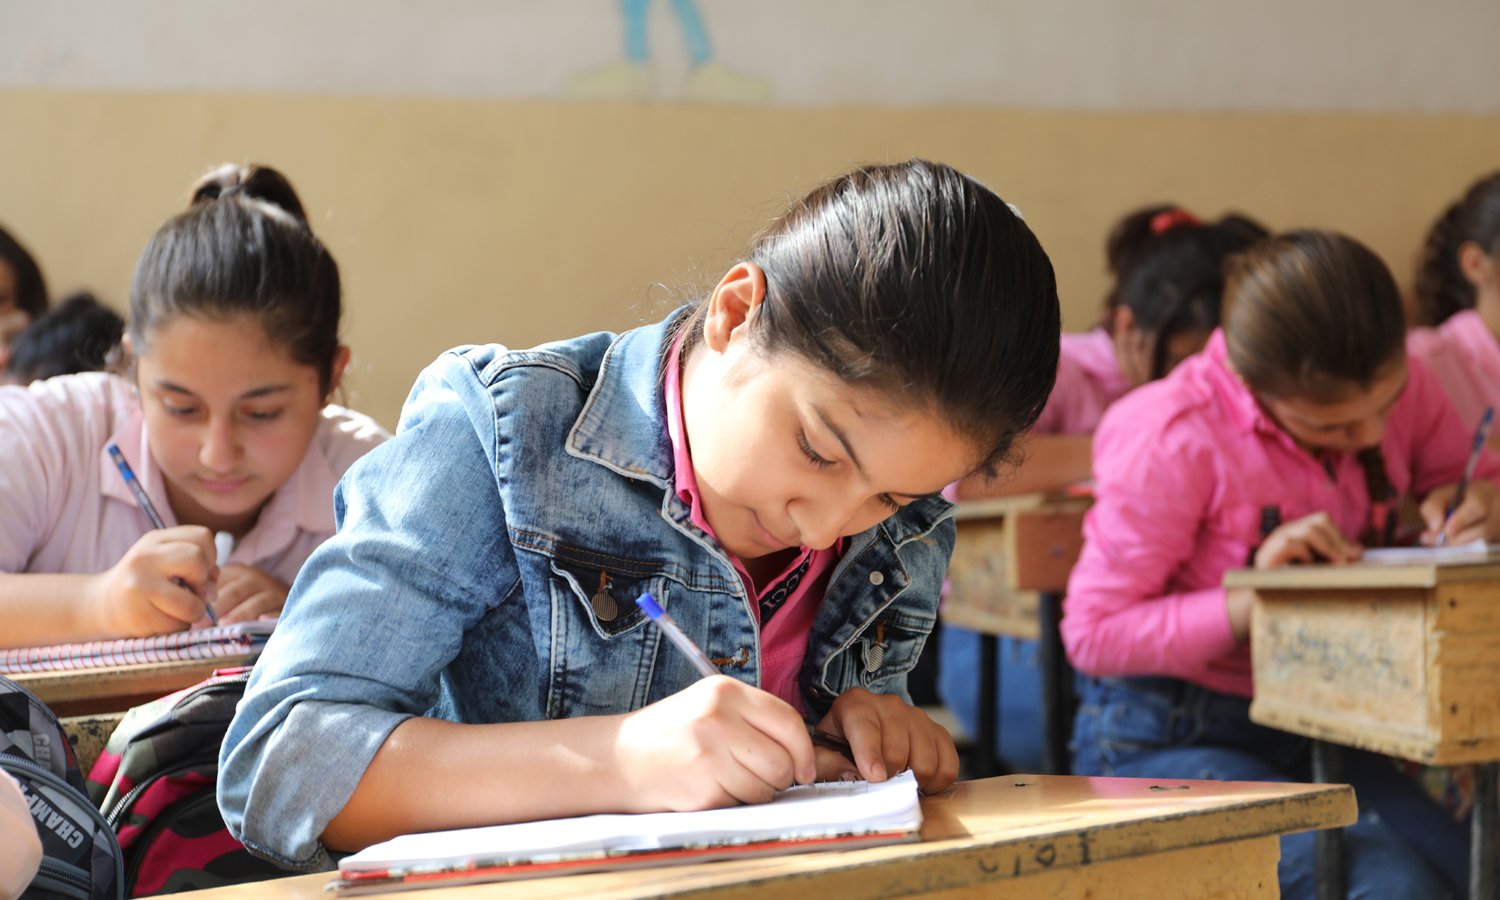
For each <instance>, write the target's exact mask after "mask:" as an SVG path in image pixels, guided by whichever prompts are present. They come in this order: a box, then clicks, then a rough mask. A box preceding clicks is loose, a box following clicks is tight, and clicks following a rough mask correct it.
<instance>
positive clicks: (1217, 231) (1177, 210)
mask: <svg viewBox="0 0 1500 900" xmlns="http://www.w3.org/2000/svg"><path fill="white" fill-rule="evenodd" d="M1148 214H1149V215H1148ZM1142 225H1144V227H1142ZM1267 234H1268V232H1267V231H1266V229H1264V228H1262V227H1261V226H1260V224H1259V223H1257V222H1255V221H1254V220H1253V219H1250V218H1247V217H1245V216H1242V215H1237V214H1231V215H1227V216H1225V217H1224V218H1222V219H1220V220H1219V221H1218V222H1215V223H1212V224H1204V223H1202V222H1200V221H1199V220H1198V219H1197V217H1196V216H1193V215H1192V214H1190V213H1188V212H1187V211H1186V210H1183V209H1182V208H1181V207H1176V206H1166V207H1161V206H1155V207H1148V208H1147V209H1145V210H1142V211H1140V212H1137V213H1132V214H1131V215H1129V216H1126V217H1125V218H1124V219H1122V220H1121V221H1120V223H1119V224H1118V225H1116V226H1115V229H1114V231H1112V232H1111V234H1110V239H1109V242H1108V245H1107V249H1106V255H1107V256H1109V258H1110V264H1111V266H1112V267H1116V268H1114V272H1115V276H1116V282H1115V286H1114V289H1113V290H1111V292H1110V294H1109V297H1108V298H1107V299H1106V301H1105V304H1106V305H1105V320H1106V324H1107V325H1110V326H1112V325H1113V320H1114V311H1115V309H1116V308H1118V307H1120V306H1125V307H1127V308H1129V309H1130V311H1131V313H1133V314H1134V315H1135V321H1136V324H1137V325H1138V326H1139V327H1140V329H1141V330H1142V331H1144V332H1147V333H1148V334H1153V335H1155V336H1156V342H1155V344H1156V346H1155V351H1154V353H1153V359H1152V364H1151V377H1152V378H1160V377H1161V376H1163V375H1165V374H1166V371H1165V369H1166V354H1167V338H1169V337H1171V336H1172V335H1175V334H1180V333H1183V332H1189V331H1198V332H1203V333H1204V334H1207V333H1208V332H1210V331H1213V330H1214V329H1215V328H1217V327H1219V309H1220V301H1221V299H1222V297H1223V293H1224V261H1225V260H1226V259H1228V257H1230V256H1231V255H1232V254H1235V253H1239V252H1241V251H1243V250H1244V249H1245V248H1246V247H1248V246H1250V245H1251V244H1253V243H1255V242H1256V241H1258V240H1260V239H1261V238H1264V237H1266V236H1267Z"/></svg>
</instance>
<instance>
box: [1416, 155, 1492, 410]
mask: <svg viewBox="0 0 1500 900" xmlns="http://www.w3.org/2000/svg"><path fill="white" fill-rule="evenodd" d="M1417 302H1418V304H1419V307H1420V309H1421V312H1422V315H1423V318H1424V319H1425V320H1426V322H1427V323H1428V324H1429V325H1432V326H1434V327H1431V328H1416V329H1413V330H1412V332H1411V333H1410V334H1409V335H1407V338H1406V348H1407V351H1408V352H1410V353H1411V355H1412V356H1414V357H1416V358H1418V359H1421V360H1423V361H1424V362H1426V363H1427V364H1428V365H1429V366H1431V367H1432V371H1433V372H1435V373H1436V374H1437V377H1438V380H1439V381H1440V382H1442V384H1443V389H1444V390H1446V391H1447V392H1448V396H1449V398H1451V399H1452V400H1453V405H1454V406H1456V407H1458V413H1459V415H1460V416H1461V417H1462V418H1463V421H1464V424H1465V425H1467V426H1469V427H1470V428H1473V427H1474V426H1475V425H1477V424H1478V423H1479V418H1480V417H1481V416H1482V415H1484V410H1485V408H1486V407H1489V406H1495V407H1500V337H1497V336H1500V172H1495V173H1493V174H1491V175H1489V176H1487V177H1485V178H1482V179H1480V180H1479V181H1477V182H1475V183H1474V185H1473V186H1472V187H1470V188H1469V190H1468V192H1467V193H1466V194H1464V196H1463V197H1462V198H1461V199H1459V200H1458V201H1457V202H1456V203H1454V204H1453V205H1452V206H1450V207H1448V210H1447V212H1445V213H1444V214H1443V216H1442V218H1440V219H1438V220H1437V221H1436V222H1434V223H1433V225H1432V230H1431V231H1429V232H1428V234H1427V248H1426V250H1425V252H1424V253H1423V258H1422V264H1421V267H1420V268H1419V269H1418V271H1417Z"/></svg>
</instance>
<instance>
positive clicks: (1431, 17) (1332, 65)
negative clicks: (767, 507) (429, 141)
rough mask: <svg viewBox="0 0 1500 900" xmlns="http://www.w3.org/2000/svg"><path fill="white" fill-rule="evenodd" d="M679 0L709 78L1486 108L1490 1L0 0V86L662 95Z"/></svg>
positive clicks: (681, 54)
mask: <svg viewBox="0 0 1500 900" xmlns="http://www.w3.org/2000/svg"><path fill="white" fill-rule="evenodd" d="M635 3H642V4H643V5H644V6H645V7H646V10H647V12H646V22H647V26H646V32H647V35H648V38H649V41H648V45H649V48H650V54H651V62H650V64H649V65H648V66H646V67H644V68H642V69H638V70H632V71H635V72H636V74H635V75H630V74H626V75H621V73H620V72H618V71H615V72H605V73H603V75H602V76H601V77H602V79H603V80H602V81H598V82H595V83H594V84H592V85H588V84H583V83H580V82H578V81H577V76H579V75H580V74H581V73H588V72H590V71H592V70H595V69H596V68H597V67H600V66H602V65H606V64H609V63H611V62H617V61H619V60H621V59H622V58H623V54H624V49H623V34H624V30H625V18H626V15H627V13H626V9H627V8H628V7H630V6H632V5H633V4H635ZM680 6H685V7H689V8H691V7H694V6H696V8H697V9H698V11H699V12H700V13H701V19H702V21H703V23H704V30H705V31H706V32H707V35H708V40H709V43H710V45H711V47H712V51H713V58H714V60H715V61H717V62H720V63H722V64H723V65H724V66H726V67H728V69H729V70H730V71H729V72H728V73H727V75H726V77H722V78H716V79H708V80H706V81H700V82H698V83H696V90H697V91H698V92H699V93H698V95H697V96H701V97H705V98H709V99H713V98H719V99H738V100H740V101H745V100H748V99H752V98H764V99H766V100H767V101H768V102H771V103H775V104H786V105H813V106H816V105H827V104H877V105H897V106H914V105H942V104H962V105H979V106H1029V107H1052V108H1072V109H1137V110H1192V111H1221V110H1309V111H1312V110H1317V111H1372V112H1377V111H1378V112H1459V113H1489V114H1492V113H1497V112H1500V2H1497V0H1238V2H1228V0H1031V2H1024V0H753V2H752V0H738V2H734V0H0V86H9V87H26V86H57V87H78V88H107V89H121V90H203V91H217V90H234V91H239V90H246V91H273V92H274V91H295V92H333V93H400V94H406V93H415V94H430V95H431V94H435V95H455V96H503V97H557V96H565V95H567V93H568V92H569V90H570V88H569V86H570V85H572V89H573V90H586V89H588V88H590V87H592V88H593V89H594V90H595V91H599V90H604V89H614V90H618V91H621V92H622V93H631V92H632V91H634V92H636V93H638V94H639V92H642V91H644V92H645V95H648V96H651V97H654V98H658V99H672V98H679V97H683V96H685V94H687V93H688V91H689V87H688V84H689V75H690V72H689V69H690V66H689V55H688V51H687V49H686V47H685V42H684V38H683V29H682V28H681V27H680V21H681V20H680V18H679V16H678V15H677V13H676V10H677V9H678V8H679V7H680ZM647 71H649V72H650V73H651V75H650V76H646V75H644V74H643V73H645V72H647ZM718 74H724V73H722V72H721V73H718ZM647 78H649V83H648V81H647V80H646V79H647ZM632 79H634V80H632ZM601 84H602V85H603V86H604V87H601Z"/></svg>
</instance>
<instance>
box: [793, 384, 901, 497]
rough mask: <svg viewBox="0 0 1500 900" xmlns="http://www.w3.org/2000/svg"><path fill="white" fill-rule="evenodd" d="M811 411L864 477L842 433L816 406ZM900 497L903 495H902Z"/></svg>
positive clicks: (852, 449)
mask: <svg viewBox="0 0 1500 900" xmlns="http://www.w3.org/2000/svg"><path fill="white" fill-rule="evenodd" d="M812 411H813V412H815V413H817V414H818V418H819V419H820V420H821V421H822V422H823V427H825V428H827V429H828V430H829V431H831V432H833V436H834V437H836V438H838V439H839V443H840V444H843V445H844V452H845V453H847V454H849V458H850V459H852V460H854V468H856V469H858V470H859V474H861V475H864V474H865V467H864V466H862V465H860V464H859V457H858V456H856V455H855V453H854V448H853V447H851V446H849V439H848V438H846V437H844V433H843V432H842V431H840V430H839V429H838V426H836V425H834V424H833V423H832V422H830V421H828V416H826V415H824V413H823V410H821V409H819V408H818V407H817V406H816V405H812ZM902 496H905V495H904V494H903V495H902Z"/></svg>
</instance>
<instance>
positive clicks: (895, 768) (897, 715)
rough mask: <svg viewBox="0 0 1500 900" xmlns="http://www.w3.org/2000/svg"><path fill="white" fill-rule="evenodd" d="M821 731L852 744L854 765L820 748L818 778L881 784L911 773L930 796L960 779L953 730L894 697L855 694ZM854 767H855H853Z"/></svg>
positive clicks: (847, 694)
mask: <svg viewBox="0 0 1500 900" xmlns="http://www.w3.org/2000/svg"><path fill="white" fill-rule="evenodd" d="M818 727H819V728H821V729H823V730H824V731H829V732H832V733H834V734H837V735H840V736H842V737H843V738H844V740H846V741H848V742H849V746H850V748H851V749H853V751H854V759H853V760H848V759H845V758H844V757H843V755H842V754H840V753H838V752H837V751H835V750H829V749H827V748H825V747H819V748H818V776H819V777H820V778H823V779H826V780H833V781H836V780H839V779H842V778H849V777H853V778H863V779H865V780H866V781H874V782H881V781H885V780H886V779H887V778H889V777H890V776H892V775H895V774H898V773H900V772H901V771H903V770H905V769H911V770H912V772H913V773H914V774H915V775H916V776H917V786H918V787H920V788H921V789H922V791H923V792H924V793H928V794H935V793H937V792H938V791H942V790H946V789H947V788H948V786H949V785H951V784H953V782H954V781H955V780H957V779H958V751H957V750H956V749H954V747H953V738H952V736H950V735H949V734H948V731H947V729H945V728H943V726H941V725H939V724H937V723H936V722H934V721H932V720H931V719H929V718H928V717H927V714H926V713H924V712H922V711H921V710H920V709H917V708H916V707H915V706H912V705H910V704H908V703H907V702H906V701H904V700H902V699H901V698H900V697H897V696H895V695H893V694H874V693H871V692H870V691H867V690H865V689H864V688H850V689H849V690H847V691H844V692H843V693H842V694H840V695H839V698H838V699H837V700H835V701H833V708H832V709H830V710H829V711H828V715H826V716H824V717H823V721H822V722H820V723H818ZM851 763H852V765H851Z"/></svg>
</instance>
